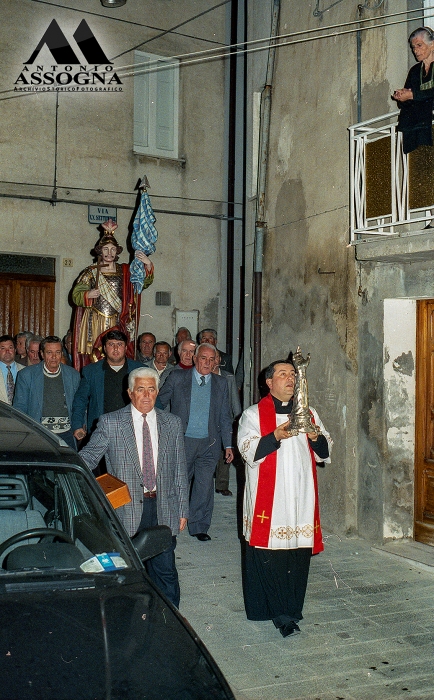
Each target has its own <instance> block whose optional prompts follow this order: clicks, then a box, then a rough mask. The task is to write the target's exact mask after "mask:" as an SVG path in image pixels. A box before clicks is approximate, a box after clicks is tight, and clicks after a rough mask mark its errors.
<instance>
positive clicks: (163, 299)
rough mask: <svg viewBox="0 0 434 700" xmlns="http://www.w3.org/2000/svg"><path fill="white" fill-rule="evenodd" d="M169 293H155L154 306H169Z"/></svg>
mask: <svg viewBox="0 0 434 700" xmlns="http://www.w3.org/2000/svg"><path fill="white" fill-rule="evenodd" d="M171 297H172V294H171V292H155V306H171V305H172V298H171Z"/></svg>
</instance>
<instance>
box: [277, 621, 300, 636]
mask: <svg viewBox="0 0 434 700" xmlns="http://www.w3.org/2000/svg"><path fill="white" fill-rule="evenodd" d="M279 632H280V634H281V635H282V637H289V636H290V635H292V636H294V635H295V634H300V632H301V629H300V627H299V626H298V625H297V623H296V622H288V623H287V624H286V625H282V627H279Z"/></svg>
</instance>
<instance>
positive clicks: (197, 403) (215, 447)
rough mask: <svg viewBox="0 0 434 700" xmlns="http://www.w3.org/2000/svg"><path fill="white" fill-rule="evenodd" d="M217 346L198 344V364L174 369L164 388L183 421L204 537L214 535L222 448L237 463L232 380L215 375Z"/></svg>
mask: <svg viewBox="0 0 434 700" xmlns="http://www.w3.org/2000/svg"><path fill="white" fill-rule="evenodd" d="M215 358H216V349H215V347H214V346H213V345H209V344H208V343H203V344H202V345H199V346H198V347H197V348H196V352H195V355H194V358H193V359H194V365H195V366H194V368H193V369H191V370H189V369H186V370H185V371H182V372H180V371H179V372H176V371H175V372H172V373H171V374H170V375H169V376H168V378H167V379H166V381H165V383H164V386H163V387H162V388H161V391H160V402H161V404H162V406H163V407H166V406H167V405H168V403H169V402H170V406H171V408H170V410H171V412H172V413H174V414H175V415H176V416H179V417H180V418H181V421H182V427H183V432H184V436H185V452H186V456H187V465H188V478H189V480H190V481H191V482H192V487H191V495H190V517H189V521H188V530H189V533H190V535H192V536H193V537H196V538H197V539H198V540H199V541H200V542H206V541H208V540H210V539H211V537H210V536H209V535H208V528H209V526H210V524H211V518H212V511H213V507H214V479H213V477H214V470H215V467H216V464H217V461H218V458H219V454H220V448H221V446H223V448H224V450H225V459H226V461H227V462H228V463H229V462H232V460H233V458H234V455H233V452H232V447H231V445H232V419H231V416H230V408H229V398H228V384H227V381H226V379H224V378H223V377H219V376H217V375H216V374H212V370H213V368H214V365H215Z"/></svg>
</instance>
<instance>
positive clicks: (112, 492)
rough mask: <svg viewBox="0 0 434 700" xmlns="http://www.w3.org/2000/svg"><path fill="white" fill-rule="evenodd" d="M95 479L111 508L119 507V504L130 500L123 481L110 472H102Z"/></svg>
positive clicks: (121, 504) (122, 504)
mask: <svg viewBox="0 0 434 700" xmlns="http://www.w3.org/2000/svg"><path fill="white" fill-rule="evenodd" d="M96 480H97V482H98V483H99V485H100V486H101V488H102V490H103V491H104V493H105V495H106V496H107V498H108V499H109V501H110V503H111V504H112V506H113V508H120V506H124V505H125V504H126V503H130V502H131V496H130V491H129V489H128V486H127V485H126V483H125V481H121V480H120V479H118V478H117V477H116V476H113V475H112V474H102V475H101V476H97V477H96Z"/></svg>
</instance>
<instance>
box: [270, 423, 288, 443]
mask: <svg viewBox="0 0 434 700" xmlns="http://www.w3.org/2000/svg"><path fill="white" fill-rule="evenodd" d="M290 422H291V421H289V420H288V421H286V423H282V425H278V426H277V428H276V430H275V431H274V437H275V438H276V440H277V441H278V442H280V441H281V440H286V439H287V438H289V437H291V435H290V434H289V433H288V430H289V427H290V426H289V424H290Z"/></svg>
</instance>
